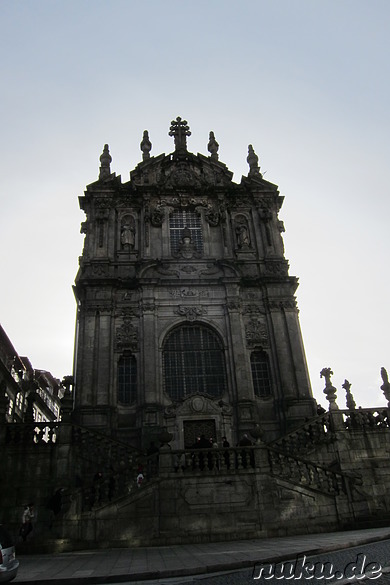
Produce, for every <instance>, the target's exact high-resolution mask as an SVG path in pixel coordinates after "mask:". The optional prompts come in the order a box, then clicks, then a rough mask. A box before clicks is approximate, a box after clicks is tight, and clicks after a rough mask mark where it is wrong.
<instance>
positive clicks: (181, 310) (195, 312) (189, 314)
mask: <svg viewBox="0 0 390 585" xmlns="http://www.w3.org/2000/svg"><path fill="white" fill-rule="evenodd" d="M173 312H174V313H175V314H176V315H180V317H185V319H187V321H195V319H197V318H198V317H200V316H202V315H206V314H207V309H206V307H184V306H182V305H179V306H178V307H177V309H175V310H174V311H173Z"/></svg>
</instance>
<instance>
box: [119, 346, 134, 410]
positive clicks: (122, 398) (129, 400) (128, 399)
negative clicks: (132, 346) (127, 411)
mask: <svg viewBox="0 0 390 585" xmlns="http://www.w3.org/2000/svg"><path fill="white" fill-rule="evenodd" d="M136 400H137V361H136V359H135V357H134V356H133V355H128V356H122V357H120V358H119V362H118V402H120V403H121V404H133V403H134V402H136Z"/></svg>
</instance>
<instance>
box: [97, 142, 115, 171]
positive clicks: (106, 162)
mask: <svg viewBox="0 0 390 585" xmlns="http://www.w3.org/2000/svg"><path fill="white" fill-rule="evenodd" d="M111 161H112V158H111V155H110V151H109V149H108V144H105V145H104V148H103V153H102V155H101V157H100V173H99V179H108V177H109V176H110V175H111V170H110V163H111Z"/></svg>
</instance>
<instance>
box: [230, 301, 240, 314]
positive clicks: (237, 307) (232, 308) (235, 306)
mask: <svg viewBox="0 0 390 585" xmlns="http://www.w3.org/2000/svg"><path fill="white" fill-rule="evenodd" d="M226 307H227V310H228V311H229V312H230V311H239V310H240V309H241V302H240V301H228V302H227V303H226Z"/></svg>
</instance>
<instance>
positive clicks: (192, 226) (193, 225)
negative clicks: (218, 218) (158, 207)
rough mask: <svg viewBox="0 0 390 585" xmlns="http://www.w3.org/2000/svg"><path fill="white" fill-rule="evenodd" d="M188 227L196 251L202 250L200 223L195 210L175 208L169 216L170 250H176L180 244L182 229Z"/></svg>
mask: <svg viewBox="0 0 390 585" xmlns="http://www.w3.org/2000/svg"><path fill="white" fill-rule="evenodd" d="M184 228H188V229H189V230H190V233H191V242H192V243H193V244H194V246H195V248H196V250H197V251H198V252H203V237H202V224H201V219H200V216H199V215H198V214H197V213H196V212H195V211H185V210H181V209H176V210H175V211H174V212H173V213H172V214H171V215H170V217H169V237H170V244H171V252H177V251H178V249H179V246H180V244H181V239H182V236H183V233H182V232H183V229H184Z"/></svg>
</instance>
